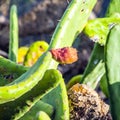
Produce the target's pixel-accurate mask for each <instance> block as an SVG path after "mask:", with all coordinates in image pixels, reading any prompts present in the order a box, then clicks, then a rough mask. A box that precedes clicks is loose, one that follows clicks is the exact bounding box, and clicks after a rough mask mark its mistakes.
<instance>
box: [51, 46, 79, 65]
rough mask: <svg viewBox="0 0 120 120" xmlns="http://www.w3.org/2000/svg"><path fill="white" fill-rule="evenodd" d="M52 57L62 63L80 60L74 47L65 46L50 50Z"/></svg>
mask: <svg viewBox="0 0 120 120" xmlns="http://www.w3.org/2000/svg"><path fill="white" fill-rule="evenodd" d="M50 52H51V54H52V57H53V58H54V59H55V60H56V61H58V62H60V63H61V64H71V63H73V62H76V61H77V60H78V55H77V50H76V49H75V48H72V47H64V48H58V49H52V50H50Z"/></svg>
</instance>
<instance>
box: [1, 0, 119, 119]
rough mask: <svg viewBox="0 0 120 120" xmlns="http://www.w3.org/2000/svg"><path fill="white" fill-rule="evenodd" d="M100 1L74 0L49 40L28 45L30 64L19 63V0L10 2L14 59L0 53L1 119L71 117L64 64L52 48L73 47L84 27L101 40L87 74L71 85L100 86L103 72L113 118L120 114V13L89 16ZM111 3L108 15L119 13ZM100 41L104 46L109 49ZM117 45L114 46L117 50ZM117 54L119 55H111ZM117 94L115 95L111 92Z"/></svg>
mask: <svg viewBox="0 0 120 120" xmlns="http://www.w3.org/2000/svg"><path fill="white" fill-rule="evenodd" d="M113 1H114V0H112V1H111V3H110V6H111V4H112V5H113V6H114V5H115V6H114V7H115V8H116V4H114V2H113ZM96 2H97V1H96V0H87V1H85V0H72V1H71V3H70V4H69V5H68V7H67V9H66V11H65V13H64V15H63V17H62V18H61V21H60V22H59V23H58V25H57V27H56V29H55V32H54V34H53V36H52V39H51V42H50V45H48V44H47V43H45V42H44V41H38V42H35V43H33V44H32V45H31V46H30V48H29V49H28V48H27V49H26V52H25V54H24V55H23V58H22V62H23V63H24V65H27V66H30V67H25V66H24V65H19V64H17V62H19V60H18V21H17V8H16V6H15V5H13V6H12V7H11V11H10V45H9V59H10V60H8V59H6V58H3V57H0V79H1V81H0V119H1V120H18V119H19V120H30V119H35V120H45V119H46V120H51V119H52V120H69V119H70V116H69V103H68V95H67V90H66V85H65V83H64V79H63V78H62V75H61V73H60V72H59V71H58V70H56V69H57V66H58V64H59V63H58V62H57V61H55V60H54V59H53V56H52V54H51V52H50V51H51V49H57V48H63V47H70V46H72V43H73V42H74V40H75V38H76V37H77V35H78V34H79V33H81V32H82V31H83V32H84V33H86V34H87V35H88V36H89V37H90V38H91V37H92V38H94V40H95V41H96V40H97V42H98V43H96V44H95V46H94V49H93V52H92V55H91V57H90V61H89V63H88V65H87V67H86V69H85V72H84V73H83V75H80V76H79V75H78V76H74V78H72V79H71V80H70V82H69V83H68V84H67V88H70V87H71V86H72V85H74V84H75V83H78V82H79V83H83V84H87V85H88V86H90V87H91V88H93V89H95V88H96V86H97V84H98V83H99V81H100V80H101V79H103V80H106V77H103V76H107V82H106V83H108V87H107V84H105V86H103V84H104V82H101V86H102V87H103V88H102V90H103V91H106V90H108V89H107V88H109V91H107V92H106V94H108V92H109V97H110V101H111V113H112V116H113V119H115V120H119V119H120V118H119V111H120V110H119V109H120V108H119V106H118V104H119V103H120V101H119V52H120V50H119V45H120V43H119V36H120V33H119V31H120V26H119V25H117V26H116V24H118V23H120V18H119V15H118V14H117V15H116V14H115V15H113V16H109V17H107V18H99V19H95V20H89V21H88V17H89V15H90V13H91V11H92V9H93V7H94V5H95V3H96ZM117 3H119V1H117ZM111 8H112V7H110V8H108V12H107V15H109V12H110V14H114V13H115V11H114V10H113V9H112V10H111ZM109 9H110V10H109ZM117 12H119V11H117ZM83 19H84V20H83ZM87 21H88V22H87ZM91 26H92V27H91ZM113 26H115V27H113ZM112 27H113V28H112ZM101 28H102V29H101ZM111 28H112V30H111ZM83 29H84V30H83ZM108 34H109V35H108ZM107 35H108V36H107ZM96 36H97V37H96ZM96 38H97V39H96ZM106 39H107V40H106ZM114 39H117V40H114ZM101 44H102V45H104V46H105V50H104V46H101ZM113 46H114V48H115V49H114V50H112V49H113ZM38 50H39V52H38ZM41 51H42V52H41ZM104 52H105V55H104ZM113 55H114V58H112V56H113ZM104 57H105V59H104ZM24 58H25V59H24ZM111 58H112V59H111ZM23 59H24V60H23ZM29 60H30V61H34V63H32V64H31V62H30V61H29ZM29 63H30V64H29ZM6 64H8V66H6ZM115 71H116V72H115ZM113 94H114V97H112V96H111V95H113ZM116 101H117V103H116ZM46 108H47V109H46ZM11 109H12V111H11Z"/></svg>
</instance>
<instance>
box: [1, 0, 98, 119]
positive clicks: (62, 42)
mask: <svg viewBox="0 0 120 120" xmlns="http://www.w3.org/2000/svg"><path fill="white" fill-rule="evenodd" d="M95 3H96V0H91V1H90V0H88V1H84V0H81V1H80V0H72V1H71V3H70V4H69V6H68V8H67V10H66V11H65V13H64V15H63V17H62V19H61V21H60V22H59V24H58V26H57V28H56V30H55V32H54V34H53V37H52V40H51V43H50V46H49V50H51V49H53V48H62V47H66V46H71V45H72V43H73V41H74V40H75V38H76V37H77V35H78V34H79V33H80V32H81V31H82V30H83V28H84V26H85V25H86V23H87V19H88V17H89V15H90V12H91V10H92V8H93V7H94V5H95ZM83 18H84V21H83ZM74 21H76V22H74ZM71 28H72V29H71ZM67 41H68V42H67ZM10 51H11V49H10ZM10 59H11V60H13V61H14V62H16V61H15V60H14V59H12V58H10ZM57 65H58V63H57V62H56V61H55V60H53V58H52V55H51V53H50V52H49V51H47V52H46V53H44V54H43V55H42V56H41V57H40V58H39V59H38V61H37V62H36V63H35V64H34V65H33V66H32V67H31V68H30V69H29V70H28V71H27V72H25V73H23V74H22V75H21V76H20V77H18V78H17V79H15V80H14V81H13V82H11V83H10V84H8V85H6V86H2V87H0V89H1V90H0V98H1V99H0V103H1V104H0V113H1V114H0V118H1V119H19V118H20V117H21V116H23V115H24V114H25V113H26V112H27V111H28V110H29V109H30V108H31V107H32V106H34V105H35V103H36V102H37V101H39V99H40V98H41V97H43V95H45V91H47V90H48V89H53V88H54V87H55V86H57V85H58V82H59V81H56V79H53V80H55V81H48V78H49V77H48V76H47V75H46V74H45V71H46V70H47V69H50V68H54V69H56V68H57ZM53 72H54V71H53ZM56 75H57V72H55V74H54V75H53V73H52V74H51V79H52V78H55V77H56ZM43 76H45V78H46V76H47V79H45V80H44V82H43V80H42V78H43ZM58 76H59V75H58ZM43 79H44V78H43ZM60 79H61V77H60ZM49 82H50V84H48V83H49ZM52 82H53V84H52ZM38 86H41V88H40V90H41V92H40V91H38V90H39V87H38ZM55 90H56V91H58V92H59V93H60V95H59V96H58V98H57V100H58V101H61V104H59V110H58V109H57V106H56V105H57V103H56V102H55V103H53V102H52V103H51V104H52V105H53V106H54V107H55V109H56V111H57V113H56V114H55V116H54V117H53V119H56V120H58V119H59V120H64V119H66V120H67V119H68V120H69V106H68V99H67V92H66V88H65V83H64V81H63V80H62V81H61V82H60V84H59V86H58V87H56V89H55ZM54 92H55V91H54V90H53V91H51V92H50V93H49V94H47V95H46V96H45V98H47V97H48V96H52V95H53V94H54ZM13 93H14V94H13ZM31 96H32V97H33V98H32V97H31ZM56 96H57V95H56V94H55V95H54V97H53V99H54V98H56ZM45 98H43V100H45ZM64 98H65V100H64ZM23 101H24V102H23ZM46 102H48V101H46ZM60 106H61V107H60ZM9 108H11V109H12V110H13V111H12V112H10V111H9ZM59 112H60V113H59ZM5 114H7V116H6V115H5Z"/></svg>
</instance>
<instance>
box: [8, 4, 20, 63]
mask: <svg viewBox="0 0 120 120" xmlns="http://www.w3.org/2000/svg"><path fill="white" fill-rule="evenodd" d="M17 56H18V17H17V7H16V6H15V5H13V6H12V7H11V11H10V44H9V59H10V60H12V61H14V62H17V59H18V58H17Z"/></svg>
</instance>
